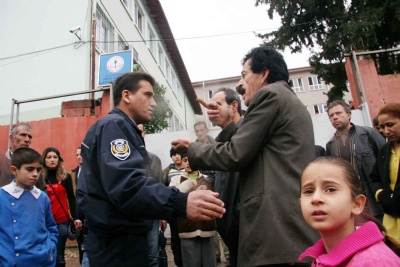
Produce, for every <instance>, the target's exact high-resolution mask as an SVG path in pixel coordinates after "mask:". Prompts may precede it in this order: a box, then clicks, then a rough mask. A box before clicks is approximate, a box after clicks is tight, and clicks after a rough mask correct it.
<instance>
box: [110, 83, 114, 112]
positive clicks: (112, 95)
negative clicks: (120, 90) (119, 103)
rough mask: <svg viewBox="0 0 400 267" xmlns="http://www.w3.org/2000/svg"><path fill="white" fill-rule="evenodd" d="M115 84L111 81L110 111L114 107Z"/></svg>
mask: <svg viewBox="0 0 400 267" xmlns="http://www.w3.org/2000/svg"><path fill="white" fill-rule="evenodd" d="M113 92H114V84H113V83H110V111H111V110H112V109H113V108H114V93H113Z"/></svg>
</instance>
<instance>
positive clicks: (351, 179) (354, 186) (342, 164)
mask: <svg viewBox="0 0 400 267" xmlns="http://www.w3.org/2000/svg"><path fill="white" fill-rule="evenodd" d="M316 163H326V164H331V165H335V166H337V167H339V168H340V169H341V170H342V171H343V173H344V175H345V176H346V183H347V184H348V185H349V187H350V191H351V195H352V197H353V198H355V197H357V196H358V195H361V194H364V190H363V188H362V184H361V180H360V177H359V176H358V173H357V171H356V170H355V169H354V168H353V166H351V164H350V163H349V162H348V161H347V160H344V159H341V158H334V157H319V158H316V159H315V160H314V161H312V162H310V163H309V164H308V165H307V167H305V168H304V170H303V173H304V171H305V170H306V169H307V168H308V166H310V165H313V164H316ZM303 173H302V176H303Z"/></svg>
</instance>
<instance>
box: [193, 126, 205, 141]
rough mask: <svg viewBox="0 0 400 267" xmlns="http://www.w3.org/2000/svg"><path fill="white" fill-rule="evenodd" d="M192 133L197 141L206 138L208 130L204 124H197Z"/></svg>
mask: <svg viewBox="0 0 400 267" xmlns="http://www.w3.org/2000/svg"><path fill="white" fill-rule="evenodd" d="M194 132H195V134H196V136H197V138H198V139H199V140H204V139H205V138H207V134H208V128H207V127H206V126H205V125H204V124H199V125H196V126H195V127H194Z"/></svg>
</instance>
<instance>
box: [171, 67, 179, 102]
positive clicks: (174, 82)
mask: <svg viewBox="0 0 400 267" xmlns="http://www.w3.org/2000/svg"><path fill="white" fill-rule="evenodd" d="M171 82H172V84H171V86H172V91H173V92H174V94H175V96H176V98H178V80H177V79H176V75H175V73H174V72H173V71H172V73H171Z"/></svg>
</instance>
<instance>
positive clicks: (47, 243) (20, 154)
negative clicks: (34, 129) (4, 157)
mask: <svg viewBox="0 0 400 267" xmlns="http://www.w3.org/2000/svg"><path fill="white" fill-rule="evenodd" d="M42 165H43V161H42V156H41V155H40V154H39V153H38V152H36V151H35V150H33V149H31V148H28V147H23V148H19V149H17V150H15V151H14V153H13V155H12V157H11V167H10V170H11V173H12V174H13V175H14V176H15V179H14V180H13V181H12V182H11V183H10V184H8V185H5V186H3V187H1V188H0V222H1V223H0V240H1V241H0V266H4V267H14V266H18V267H25V266H26V267H32V266H45V267H50V266H56V258H57V238H58V230H57V225H56V223H55V221H54V219H53V215H52V214H51V207H50V199H49V198H48V196H47V195H46V193H45V192H43V191H41V190H39V189H38V188H37V187H35V183H36V182H37V181H38V179H39V174H40V171H41V170H42V168H43V167H42Z"/></svg>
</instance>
